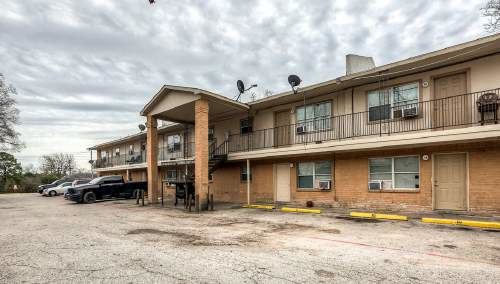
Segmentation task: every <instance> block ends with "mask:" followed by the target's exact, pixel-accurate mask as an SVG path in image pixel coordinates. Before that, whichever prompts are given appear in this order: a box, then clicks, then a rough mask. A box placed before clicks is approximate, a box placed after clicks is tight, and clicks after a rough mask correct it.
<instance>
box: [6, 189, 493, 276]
mask: <svg viewBox="0 0 500 284" xmlns="http://www.w3.org/2000/svg"><path fill="white" fill-rule="evenodd" d="M20 282H29V283H48V282H50V283H80V282H85V283H90V282H91V283H99V282H102V283H159V282H161V283H192V282H195V283H200V282H201V283H332V282H342V283H345V282H352V283H354V282H355V283H371V282H381V283H388V282H398V283H428V282H440V283H500V232H495V231H486V230H479V229H460V228H457V227H448V226H437V225H431V224H421V223H418V222H413V221H409V222H401V221H400V222H396V221H394V222H392V221H383V222H365V221H354V220H349V219H342V218H336V217H335V216H333V215H328V214H326V215H308V214H293V213H280V212H267V211H261V210H256V209H231V210H219V211H215V212H207V213H203V214H196V213H185V212H183V211H181V210H177V209H165V208H163V209H161V208H152V207H138V206H136V205H135V204H134V201H133V200H117V201H108V202H99V203H95V204H91V205H82V204H74V203H72V202H69V201H67V200H64V199H63V198H61V197H53V198H48V197H41V196H39V195H38V194H3V195H0V283H20Z"/></svg>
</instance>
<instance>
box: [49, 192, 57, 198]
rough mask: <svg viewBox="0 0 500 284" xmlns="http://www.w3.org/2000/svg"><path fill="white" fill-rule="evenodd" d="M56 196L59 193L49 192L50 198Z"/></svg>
mask: <svg viewBox="0 0 500 284" xmlns="http://www.w3.org/2000/svg"><path fill="white" fill-rule="evenodd" d="M56 195H57V192H55V191H54V190H51V191H49V196H50V197H52V196H56Z"/></svg>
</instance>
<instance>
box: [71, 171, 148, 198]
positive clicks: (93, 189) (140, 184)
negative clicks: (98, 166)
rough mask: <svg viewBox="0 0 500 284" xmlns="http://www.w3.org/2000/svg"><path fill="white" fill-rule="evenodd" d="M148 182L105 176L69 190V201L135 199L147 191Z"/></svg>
mask: <svg viewBox="0 0 500 284" xmlns="http://www.w3.org/2000/svg"><path fill="white" fill-rule="evenodd" d="M147 189H148V183H147V182H146V181H136V182H125V181H123V177H122V176H103V177H98V178H95V179H93V180H91V181H90V182H89V183H87V184H84V185H79V186H75V187H71V188H68V191H67V193H68V199H69V200H72V201H75V202H78V203H94V202H95V201H96V200H99V199H103V198H105V197H115V198H116V197H124V198H132V197H135V195H136V194H137V192H139V191H140V190H147Z"/></svg>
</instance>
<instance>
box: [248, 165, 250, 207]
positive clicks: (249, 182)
mask: <svg viewBox="0 0 500 284" xmlns="http://www.w3.org/2000/svg"><path fill="white" fill-rule="evenodd" d="M247 204H248V205H250V160H248V159H247Z"/></svg>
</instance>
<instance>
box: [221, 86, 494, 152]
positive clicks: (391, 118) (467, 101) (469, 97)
mask: <svg viewBox="0 0 500 284" xmlns="http://www.w3.org/2000/svg"><path fill="white" fill-rule="evenodd" d="M487 94H494V95H493V96H495V95H496V96H497V97H498V96H499V95H500V88H499V89H492V90H486V91H480V92H475V93H468V94H460V95H455V96H451V97H446V98H442V99H435V100H428V101H421V102H417V101H407V102H404V103H398V105H390V104H387V105H385V106H378V107H374V108H371V109H370V110H368V111H363V112H358V113H352V114H345V115H338V116H332V117H326V118H319V119H310V120H307V121H299V122H298V123H295V124H290V125H284V126H278V127H274V128H268V129H261V130H255V131H253V132H252V133H249V134H235V135H230V136H229V141H228V150H229V152H239V151H252V150H258V149H265V148H273V147H283V146H291V145H295V144H304V143H321V142H324V141H332V140H342V139H348V138H355V137H367V136H384V135H391V134H398V133H407V132H415V131H425V130H428V131H432V130H446V129H452V128H461V127H469V126H476V125H484V124H491V123H497V122H498V119H497V112H498V101H497V102H496V103H490V104H489V105H487V106H485V105H480V104H481V101H482V100H479V101H478V99H479V98H480V97H481V96H483V95H484V96H483V98H484V97H486V95H487ZM490 96H491V95H490Z"/></svg>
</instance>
